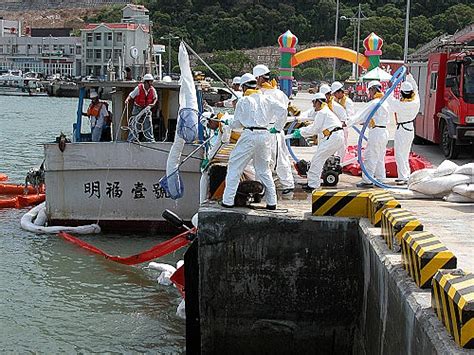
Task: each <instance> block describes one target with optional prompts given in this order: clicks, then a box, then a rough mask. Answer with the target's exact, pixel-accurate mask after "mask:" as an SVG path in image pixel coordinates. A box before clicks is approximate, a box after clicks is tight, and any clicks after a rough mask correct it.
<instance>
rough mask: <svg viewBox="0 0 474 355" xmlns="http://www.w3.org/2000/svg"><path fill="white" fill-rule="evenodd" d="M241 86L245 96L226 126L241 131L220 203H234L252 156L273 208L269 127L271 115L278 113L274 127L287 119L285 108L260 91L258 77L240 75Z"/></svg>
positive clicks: (274, 202) (231, 158)
mask: <svg viewBox="0 0 474 355" xmlns="http://www.w3.org/2000/svg"><path fill="white" fill-rule="evenodd" d="M241 86H242V90H243V92H244V96H243V97H242V98H241V99H240V100H239V101H238V102H237V106H236V107H235V114H234V118H233V119H232V120H231V121H230V122H229V126H230V128H231V129H238V128H243V132H242V135H241V136H240V138H239V140H238V141H237V144H236V146H235V148H234V150H232V152H231V153H230V157H229V164H228V167H227V175H226V180H225V185H226V186H225V190H224V196H223V200H222V206H223V207H234V199H235V195H236V194H237V188H238V185H239V181H240V177H241V175H242V172H243V171H244V169H245V167H246V166H247V164H248V163H249V162H250V160H252V159H253V163H254V166H255V172H256V174H257V175H258V177H259V179H260V180H261V182H262V184H263V185H264V186H265V197H266V201H267V206H266V208H267V209H268V210H275V209H276V204H277V196H276V190H275V183H274V182H273V178H272V173H271V170H270V160H271V157H270V154H271V144H270V141H271V140H272V137H271V133H270V132H269V127H270V122H271V120H272V119H273V117H278V120H277V121H276V122H275V125H274V128H275V131H281V130H282V129H283V126H284V125H285V122H286V111H287V109H286V107H285V108H283V107H282V106H279V105H275V104H274V103H273V102H272V101H273V100H272V98H271V97H270V96H265V95H262V92H261V91H260V90H257V88H256V87H257V79H256V78H255V77H254V76H253V75H252V74H250V73H246V74H244V75H243V76H242V79H241ZM283 117H284V119H283Z"/></svg>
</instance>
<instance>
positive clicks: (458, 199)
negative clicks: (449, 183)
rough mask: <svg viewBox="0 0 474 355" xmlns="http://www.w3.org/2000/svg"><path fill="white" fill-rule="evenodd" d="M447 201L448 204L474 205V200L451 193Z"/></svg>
mask: <svg viewBox="0 0 474 355" xmlns="http://www.w3.org/2000/svg"><path fill="white" fill-rule="evenodd" d="M444 200H445V201H448V202H458V203H472V202H474V199H472V198H469V197H466V196H463V195H460V194H457V193H455V192H451V193H450V194H449V195H448V196H446V197H445V198H444Z"/></svg>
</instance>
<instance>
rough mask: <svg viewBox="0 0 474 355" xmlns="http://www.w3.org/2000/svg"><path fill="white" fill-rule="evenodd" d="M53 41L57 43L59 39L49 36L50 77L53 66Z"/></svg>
mask: <svg viewBox="0 0 474 355" xmlns="http://www.w3.org/2000/svg"><path fill="white" fill-rule="evenodd" d="M53 39H54V40H55V41H57V40H58V39H57V38H56V37H54V38H53V35H52V34H50V35H49V72H50V73H49V75H52V71H53V70H52V64H51V52H52V50H53Z"/></svg>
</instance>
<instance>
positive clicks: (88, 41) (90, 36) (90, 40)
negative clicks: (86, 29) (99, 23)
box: [87, 33, 93, 43]
mask: <svg viewBox="0 0 474 355" xmlns="http://www.w3.org/2000/svg"><path fill="white" fill-rule="evenodd" d="M92 38H93V37H92V33H88V34H87V43H92Z"/></svg>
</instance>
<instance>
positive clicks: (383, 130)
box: [347, 80, 389, 187]
mask: <svg viewBox="0 0 474 355" xmlns="http://www.w3.org/2000/svg"><path fill="white" fill-rule="evenodd" d="M367 88H368V90H369V98H370V99H371V101H369V103H368V105H367V106H366V107H365V108H364V110H362V111H360V112H359V113H358V114H356V115H354V116H353V117H350V118H349V120H348V121H347V126H348V127H351V126H353V125H356V124H363V123H365V121H366V120H367V118H368V117H369V114H370V113H371V112H372V110H373V109H374V108H375V107H376V106H377V105H378V104H379V102H380V100H381V99H382V97H383V94H382V84H381V83H380V82H379V81H378V80H373V81H371V82H370V83H369V85H368V86H367ZM388 123H389V108H388V104H387V103H386V102H383V103H382V104H381V105H380V108H379V109H378V110H377V111H376V112H375V113H374V115H373V117H372V119H371V120H370V123H369V135H368V138H367V146H366V148H365V158H364V164H365V169H366V171H367V173H368V174H370V176H372V177H375V178H376V179H378V180H381V181H383V180H384V179H385V178H386V171H385V150H386V148H387V143H388V129H387V124H388ZM356 186H357V187H373V186H374V184H373V183H372V182H371V181H370V179H369V178H368V177H367V175H366V174H365V173H364V174H363V175H362V180H361V181H360V182H359V183H357V185H356Z"/></svg>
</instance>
